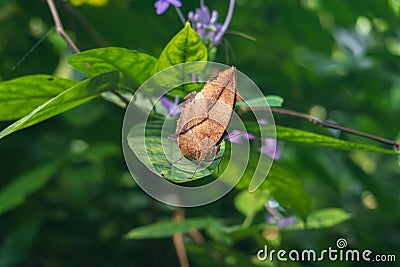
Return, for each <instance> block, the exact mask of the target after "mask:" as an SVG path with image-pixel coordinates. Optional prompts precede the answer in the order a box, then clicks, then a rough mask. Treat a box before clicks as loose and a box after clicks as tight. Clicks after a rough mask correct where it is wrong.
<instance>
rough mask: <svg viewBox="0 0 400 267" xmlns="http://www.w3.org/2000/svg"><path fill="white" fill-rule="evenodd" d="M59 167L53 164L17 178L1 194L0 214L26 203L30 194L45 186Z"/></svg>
mask: <svg viewBox="0 0 400 267" xmlns="http://www.w3.org/2000/svg"><path fill="white" fill-rule="evenodd" d="M56 170H57V165H56V164H54V163H52V164H48V165H44V166H41V167H38V168H36V169H34V170H31V171H29V172H27V173H24V174H23V175H21V176H20V177H17V178H15V179H14V180H12V181H11V182H10V183H9V184H7V185H6V186H5V187H4V189H3V190H2V191H1V192H0V214H2V213H4V212H6V211H8V210H10V209H13V208H15V207H17V206H18V205H21V204H23V203H24V202H25V199H26V197H27V196H28V195H29V194H32V193H34V192H35V191H37V190H39V189H40V188H41V187H42V186H44V185H45V184H46V183H47V181H48V180H49V179H51V178H52V177H53V175H54V174H55V172H56Z"/></svg>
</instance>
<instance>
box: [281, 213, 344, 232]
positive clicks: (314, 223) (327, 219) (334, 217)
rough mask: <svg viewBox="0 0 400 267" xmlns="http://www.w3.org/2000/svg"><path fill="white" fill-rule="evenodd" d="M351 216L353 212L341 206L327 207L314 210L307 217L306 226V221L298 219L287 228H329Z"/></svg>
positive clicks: (286, 228)
mask: <svg viewBox="0 0 400 267" xmlns="http://www.w3.org/2000/svg"><path fill="white" fill-rule="evenodd" d="M350 218H351V214H350V213H348V212H346V211H344V210H342V209H339V208H325V209H319V210H316V211H313V212H312V213H311V214H310V215H309V216H308V217H307V223H306V227H305V225H304V222H303V221H301V220H296V222H295V223H294V224H292V225H288V226H286V227H285V228H284V229H285V230H298V229H320V228H328V227H332V226H334V225H337V224H339V223H342V222H344V221H347V220H349V219H350Z"/></svg>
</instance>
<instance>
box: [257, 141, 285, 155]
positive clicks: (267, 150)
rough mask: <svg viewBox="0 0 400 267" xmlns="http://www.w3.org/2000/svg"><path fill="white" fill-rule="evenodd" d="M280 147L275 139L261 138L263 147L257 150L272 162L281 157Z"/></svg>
mask: <svg viewBox="0 0 400 267" xmlns="http://www.w3.org/2000/svg"><path fill="white" fill-rule="evenodd" d="M281 150H282V149H281V146H280V145H279V144H278V142H277V141H276V139H275V138H263V145H262V146H261V147H260V148H259V151H260V152H261V153H262V154H265V155H267V156H269V157H270V158H272V159H273V160H278V159H279V158H280V157H281Z"/></svg>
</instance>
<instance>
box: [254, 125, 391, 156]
mask: <svg viewBox="0 0 400 267" xmlns="http://www.w3.org/2000/svg"><path fill="white" fill-rule="evenodd" d="M260 127H261V130H262V131H264V133H265V134H266V135H268V131H269V127H270V126H268V125H261V126H260ZM276 136H277V139H278V140H279V141H285V142H293V143H300V144H305V145H311V146H315V147H324V148H333V149H342V150H363V151H371V152H379V153H384V154H398V152H396V151H395V150H394V149H386V148H381V147H378V146H374V145H365V144H357V143H353V142H348V141H344V140H340V139H337V138H334V137H330V136H326V135H321V134H316V133H311V132H307V131H302V130H298V129H292V128H287V127H282V126H277V127H276Z"/></svg>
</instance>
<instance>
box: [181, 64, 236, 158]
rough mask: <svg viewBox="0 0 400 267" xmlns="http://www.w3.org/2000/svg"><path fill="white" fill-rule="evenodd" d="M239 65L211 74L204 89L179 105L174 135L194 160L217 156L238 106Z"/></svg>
mask: <svg viewBox="0 0 400 267" xmlns="http://www.w3.org/2000/svg"><path fill="white" fill-rule="evenodd" d="M236 96H237V84H236V68H235V67H231V68H229V69H226V70H224V71H221V72H220V73H218V75H216V76H214V77H211V78H210V79H209V80H208V81H207V82H206V84H205V85H204V87H203V89H202V90H201V91H200V92H199V93H197V92H192V93H190V94H189V95H187V96H186V97H185V102H184V103H182V104H181V105H180V117H179V119H178V121H177V125H176V132H175V136H177V143H178V147H179V150H180V152H181V154H182V155H183V156H184V157H185V158H187V159H188V160H191V161H196V162H202V161H208V160H212V159H214V157H215V155H216V154H217V153H218V151H219V148H220V144H221V142H222V140H223V138H224V137H225V135H226V129H227V127H228V125H229V123H230V121H231V119H232V115H233V112H234V108H235V105H236Z"/></svg>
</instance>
